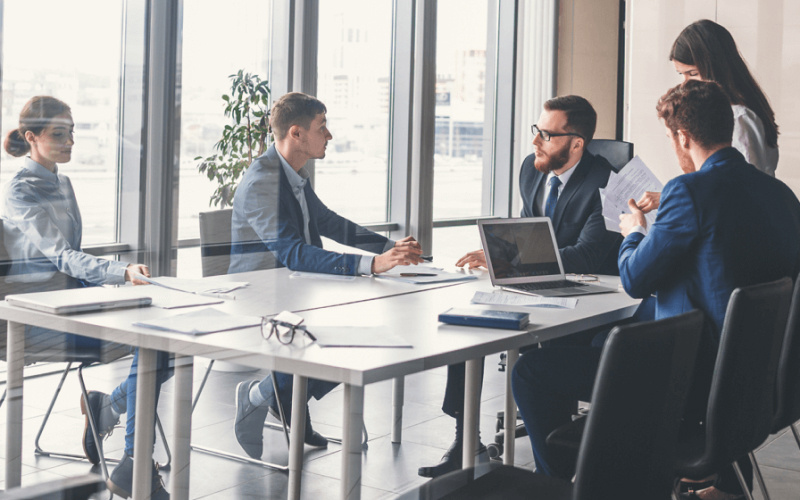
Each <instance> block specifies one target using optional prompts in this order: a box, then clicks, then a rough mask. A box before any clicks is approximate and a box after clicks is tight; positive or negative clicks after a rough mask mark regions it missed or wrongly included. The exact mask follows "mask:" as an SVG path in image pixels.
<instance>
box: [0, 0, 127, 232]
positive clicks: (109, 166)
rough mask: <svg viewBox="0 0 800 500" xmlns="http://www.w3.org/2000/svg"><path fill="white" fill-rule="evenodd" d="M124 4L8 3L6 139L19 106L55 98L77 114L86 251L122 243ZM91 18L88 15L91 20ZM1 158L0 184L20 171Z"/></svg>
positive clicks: (96, 0)
mask: <svg viewBox="0 0 800 500" xmlns="http://www.w3.org/2000/svg"><path fill="white" fill-rule="evenodd" d="M123 3H124V2H123V1H122V0H83V1H82V2H81V3H80V7H78V6H77V5H76V4H75V3H73V2H64V1H62V0H37V1H36V2H30V1H27V0H5V1H4V2H3V3H2V4H1V5H2V8H3V12H2V14H3V15H2V18H3V27H2V28H3V31H2V37H3V43H2V46H3V54H2V57H3V59H2V61H3V72H2V74H3V81H2V88H3V101H2V104H3V111H2V113H3V114H2V135H3V138H5V136H6V134H8V132H9V131H10V130H13V129H15V128H17V126H18V124H19V113H20V111H21V110H22V106H23V105H24V104H25V103H26V102H27V101H28V99H30V98H31V97H33V96H35V95H51V96H53V97H56V98H58V99H61V100H62V101H64V102H66V103H67V104H68V105H69V106H70V107H71V108H72V117H73V119H74V121H75V146H74V147H73V149H72V160H71V161H70V162H69V163H68V164H65V165H59V171H60V172H61V173H64V174H66V175H68V176H69V177H70V179H71V180H72V185H73V187H74V189H75V195H76V197H77V199H78V205H79V206H80V210H81V216H82V218H83V245H91V244H97V243H113V242H116V241H117V220H118V214H117V210H116V207H117V201H118V187H117V186H118V175H119V166H118V165H119V161H118V144H119V141H118V136H119V118H120V98H119V96H120V76H121V75H120V71H121V70H120V68H121V66H122V65H121V59H120V58H121V40H122V30H123V26H122V19H123V16H122V8H123ZM87 13H91V14H90V15H89V14H87ZM21 161H22V160H21V159H18V158H12V157H10V156H9V155H8V154H6V153H5V151H3V153H2V156H0V182H2V183H5V182H7V181H8V180H9V179H10V178H11V176H13V175H14V173H15V172H16V171H17V169H18V168H19V166H20V165H21Z"/></svg>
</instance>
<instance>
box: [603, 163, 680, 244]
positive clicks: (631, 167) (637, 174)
mask: <svg viewBox="0 0 800 500" xmlns="http://www.w3.org/2000/svg"><path fill="white" fill-rule="evenodd" d="M663 188H664V185H663V184H661V181H660V180H658V177H656V176H655V175H654V174H653V172H651V171H650V169H649V168H647V165H645V164H644V162H643V161H642V159H641V158H639V157H638V156H635V157H634V158H633V159H632V160H631V161H630V162H628V164H627V165H625V167H623V168H622V170H620V172H619V173H618V174H617V173H614V172H612V173H611V175H610V176H609V178H608V185H607V186H606V188H605V189H602V188H601V189H600V200H601V202H602V204H603V217H604V218H605V222H606V229H608V230H609V231H614V232H617V233H618V232H619V231H620V229H619V216H620V215H621V214H629V213H631V211H630V208H628V200H629V199H631V198H633V199H634V200H637V201H638V200H639V198H641V197H642V195H644V193H645V191H658V192H660V191H661V190H662V189H663ZM657 212H658V211H657V210H653V211H652V212H650V213H648V214H646V215H645V218H646V219H647V225H648V226H650V225H652V224H653V223H654V222H655V221H656V214H657Z"/></svg>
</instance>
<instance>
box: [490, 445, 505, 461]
mask: <svg viewBox="0 0 800 500" xmlns="http://www.w3.org/2000/svg"><path fill="white" fill-rule="evenodd" d="M486 452H487V453H488V454H489V458H490V459H491V460H497V459H499V458H500V455H502V454H503V445H502V444H500V443H489V444H487V445H486Z"/></svg>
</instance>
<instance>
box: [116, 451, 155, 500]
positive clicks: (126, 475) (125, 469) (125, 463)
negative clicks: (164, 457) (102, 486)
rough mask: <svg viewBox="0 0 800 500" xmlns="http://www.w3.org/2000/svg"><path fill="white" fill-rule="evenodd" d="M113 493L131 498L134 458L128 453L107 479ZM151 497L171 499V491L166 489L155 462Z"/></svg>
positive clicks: (153, 499)
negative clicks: (168, 491)
mask: <svg viewBox="0 0 800 500" xmlns="http://www.w3.org/2000/svg"><path fill="white" fill-rule="evenodd" d="M106 485H107V486H108V489H109V490H110V491H111V493H113V494H115V495H119V496H121V497H122V498H130V496H131V492H132V491H133V458H132V457H130V456H129V455H128V454H127V453H123V454H122V460H120V462H119V464H117V466H116V467H115V468H114V470H113V471H112V472H111V477H109V478H108V481H106ZM151 485H152V490H151V493H150V498H151V499H152V500H169V493H167V490H165V489H164V481H163V479H162V478H161V474H159V473H158V466H157V465H156V463H155V462H153V479H152V483H151Z"/></svg>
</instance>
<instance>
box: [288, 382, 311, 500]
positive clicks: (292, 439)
mask: <svg viewBox="0 0 800 500" xmlns="http://www.w3.org/2000/svg"><path fill="white" fill-rule="evenodd" d="M307 391H308V377H303V376H301V375H294V382H293V388H292V422H291V426H292V429H291V434H290V436H289V500H299V499H300V479H301V477H302V475H303V446H304V442H305V433H306V401H307V397H306V394H307Z"/></svg>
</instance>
